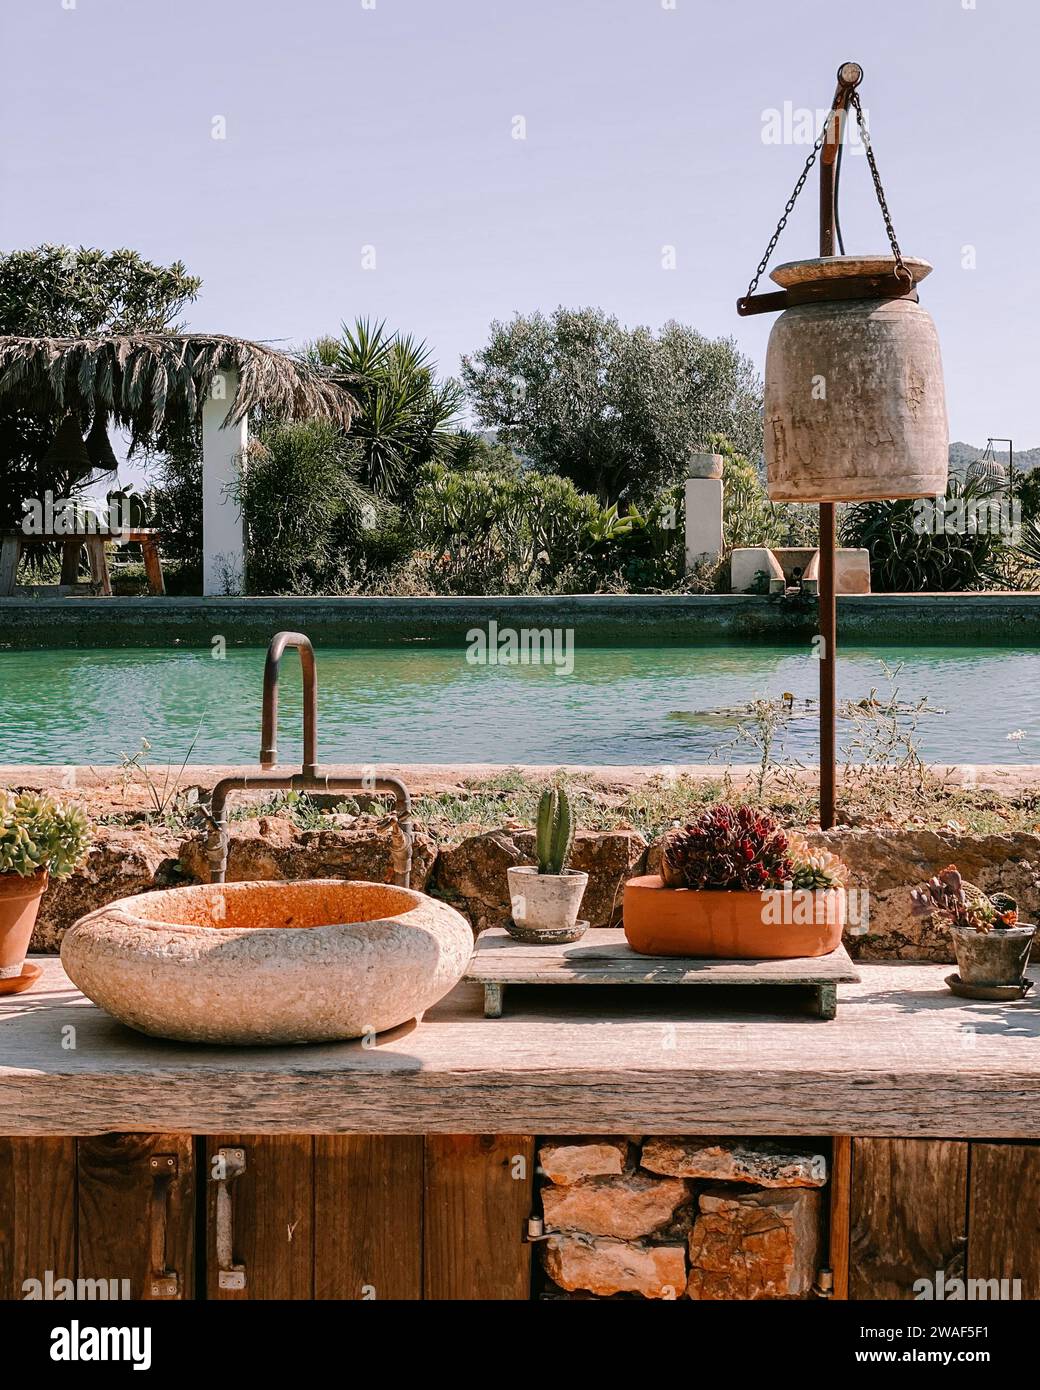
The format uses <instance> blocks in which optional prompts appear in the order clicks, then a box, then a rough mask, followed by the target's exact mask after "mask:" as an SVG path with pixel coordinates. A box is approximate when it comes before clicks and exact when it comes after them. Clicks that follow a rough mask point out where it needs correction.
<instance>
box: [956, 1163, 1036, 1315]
mask: <svg viewBox="0 0 1040 1390" xmlns="http://www.w3.org/2000/svg"><path fill="white" fill-rule="evenodd" d="M968 1278H969V1280H972V1279H979V1280H985V1281H986V1283H987V1285H988V1286H989V1288H992V1282H991V1281H992V1280H994V1279H996V1280H998V1281H1000V1284H1001V1285H1003V1287H998V1289H997V1291H996V1296H998V1297H1000V1298H1006V1297H1011V1298H1032V1299H1038V1298H1040V1145H1037V1144H972V1146H971V1201H970V1205H969V1209H968ZM1005 1280H1006V1281H1007V1283H1006V1284H1005V1283H1004V1281H1005ZM1016 1280H1018V1287H1017V1288H1016V1286H1015V1281H1016ZM987 1296H993V1295H991V1294H990V1293H989V1289H988V1290H987Z"/></svg>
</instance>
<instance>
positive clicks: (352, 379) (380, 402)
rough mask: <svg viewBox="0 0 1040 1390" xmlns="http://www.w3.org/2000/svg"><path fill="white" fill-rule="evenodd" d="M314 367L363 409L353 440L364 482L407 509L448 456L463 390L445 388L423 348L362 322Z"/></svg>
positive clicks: (316, 355) (315, 350)
mask: <svg viewBox="0 0 1040 1390" xmlns="http://www.w3.org/2000/svg"><path fill="white" fill-rule="evenodd" d="M306 358H307V360H308V361H309V362H310V363H311V364H312V365H314V366H317V367H320V368H323V369H325V371H327V372H328V373H330V375H331V378H332V380H333V381H334V382H336V383H338V384H339V385H340V386H341V387H342V388H343V389H344V390H345V391H347V392H349V393H350V395H351V396H352V397H353V398H354V399H355V400H356V401H357V403H358V411H357V414H356V415H355V417H354V419H353V422H352V426H351V438H352V439H353V440H355V441H356V442H357V443H358V444H359V445H360V447H361V457H362V462H361V473H360V481H361V482H362V483H363V484H364V486H365V487H368V488H371V489H372V491H373V492H375V493H377V494H378V495H379V496H380V497H385V498H389V499H391V500H392V501H395V502H408V501H410V500H411V494H412V491H413V490H414V487H415V484H416V482H417V478H418V470H419V468H420V467H421V466H422V465H423V464H424V463H427V462H430V461H431V460H432V459H435V458H438V457H439V456H440V455H441V454H442V453H445V452H447V451H448V450H449V448H450V446H451V443H452V439H453V435H452V433H451V425H452V423H453V422H454V421H455V419H456V417H457V415H458V412H459V406H460V404H461V401H462V388H461V387H460V386H459V384H458V382H456V381H454V380H453V379H451V378H449V379H448V380H447V381H443V382H438V381H437V380H436V377H435V371H436V364H435V363H434V361H433V357H432V354H431V352H430V349H429V348H428V347H427V346H426V344H425V343H424V342H420V341H419V340H417V339H415V338H413V337H412V336H410V335H408V334H400V333H388V332H387V328H386V323H385V321H384V322H380V323H372V322H371V321H370V320H368V319H357V320H356V321H355V323H354V325H353V327H350V326H349V325H347V324H344V325H343V326H342V329H341V331H340V337H339V338H321V339H319V340H318V341H317V342H316V343H314V344H312V345H311V347H310V348H308V350H307V353H306Z"/></svg>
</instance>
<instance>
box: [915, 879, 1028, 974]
mask: <svg viewBox="0 0 1040 1390" xmlns="http://www.w3.org/2000/svg"><path fill="white" fill-rule="evenodd" d="M910 904H911V910H912V912H913V913H914V916H916V917H935V918H937V919H938V920H939V921H940V922H942V923H943V924H944V925H945V926H946V927H947V928H948V929H949V932H950V936H951V938H952V940H953V949H954V953H955V954H956V956H957V969H958V974H957V975H951V976H949V978H948V980H947V983H948V984H949V985H951V987H954V988H955V989H956V987H957V986H967V989H968V990H969V991H972V990H976V991H979V990H981V991H983V992H984V993H983V997H990V996H991V995H992V993H993V992H994V991H997V992H1000V991H1008V992H1010V993H1011V995H1012V997H1017V996H1020V995H1023V994H1025V993H1026V991H1027V990H1028V989H1029V988H1030V987H1031V986H1030V984H1029V983H1028V982H1027V981H1026V980H1025V971H1026V966H1027V964H1028V963H1029V951H1030V948H1031V946H1032V944H1033V937H1034V936H1035V934H1036V927H1035V926H1033V925H1032V924H1030V923H1026V922H1020V921H1019V920H1018V904H1017V903H1016V902H1015V900H1014V898H1011V897H1009V896H1008V895H1007V894H1006V893H992V894H989V895H987V894H985V893H984V892H983V891H982V889H981V888H977V887H976V886H975V884H974V883H967V882H966V881H965V880H964V879H963V878H962V877H961V874H960V871H959V870H958V868H957V865H956V864H950V865H948V866H947V867H946V868H945V869H943V871H942V872H941V873H939V874H936V875H935V877H934V878H931V879H929V880H928V882H927V883H926V884H925V885H924V886H923V887H921V888H914V889H912V890H911V892H910Z"/></svg>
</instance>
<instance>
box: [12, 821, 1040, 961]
mask: <svg viewBox="0 0 1040 1390" xmlns="http://www.w3.org/2000/svg"><path fill="white" fill-rule="evenodd" d="M337 819H341V820H342V821H343V823H342V824H339V825H336V826H334V827H333V828H329V829H322V830H299V829H297V828H296V827H295V826H293V825H292V824H291V823H290V822H289V821H287V820H284V819H280V818H277V817H264V818H260V819H259V820H245V821H238V822H236V823H235V825H234V827H233V832H232V836H231V850H230V855H229V862H228V878H229V879H232V880H235V881H241V880H246V879H278V878H288V879H295V878H360V879H368V880H373V881H375V882H387V881H389V879H390V878H391V875H392V864H391V857H390V828H389V825H388V824H386V823H385V822H384V823H380V822H378V821H376V820H375V818H373V817H359V818H357V819H356V820H355V819H353V818H348V817H342V818H337ZM808 838H809V839H810V841H812V842H814V843H819V844H826V845H827V846H828V847H829V848H830V849H833V850H834V851H835V853H837V854H839V855H840V856H841V857H842V858H843V859H844V860H845V862H846V863H847V864H848V866H849V869H850V873H851V886H852V887H853V888H854V889H856V890H858V891H859V892H860V894H862V893H863V891H864V890H866V891H867V893H868V895H869V896H868V898H867V899H866V900H865V902H866V905H867V906H868V907H869V930H868V932H867V933H866V934H856V933H853V932H849V933H847V935H846V945H847V946H848V947H849V950H850V952H851V954H852V955H853V956H855V957H856V958H857V959H859V960H863V961H871V960H930V961H937V962H942V963H949V962H952V961H953V952H952V949H951V946H950V942H949V940H948V938H947V936H946V934H945V933H944V932H942V931H941V930H939V929H937V928H936V926H935V925H934V923H933V922H932V921H931V919H928V918H923V919H922V918H915V917H911V915H910V903H909V889H910V888H911V887H913V886H915V885H916V884H918V883H921V882H923V881H924V880H925V879H926V878H928V877H929V876H930V875H931V874H933V873H935V872H936V871H937V870H939V869H941V868H943V867H944V866H945V865H947V864H950V863H956V864H957V865H958V866H959V867H960V869H961V871H962V873H963V874H964V876H965V877H966V878H968V879H969V880H971V881H973V882H975V883H977V884H978V885H979V886H980V887H981V888H983V889H985V890H986V891H988V892H992V891H994V890H995V889H997V888H998V887H999V888H1001V889H1002V890H1003V891H1004V892H1008V893H1010V894H1011V895H1012V896H1013V897H1016V898H1017V899H1018V901H1019V904H1020V909H1021V913H1022V916H1023V919H1024V920H1026V921H1036V920H1037V918H1038V917H1040V835H1032V834H1023V833H1016V834H1008V835H984V836H979V835H974V836H973V835H957V834H953V833H951V832H946V831H942V832H937V831H930V830H912V831H898V832H894V833H891V834H878V833H877V832H876V831H873V830H869V829H856V830H832V831H828V832H826V833H825V832H816V833H815V834H812V835H810V836H809V837H808ZM533 849H534V837H533V835H532V834H531V832H530V831H527V830H512V829H503V830H494V831H490V832H488V833H486V834H482V835H474V836H470V837H468V838H466V839H463V840H462V841H460V842H459V843H457V844H450V845H438V844H437V843H436V842H435V841H434V840H433V839H432V838H431V837H430V836H428V835H426V834H424V833H422V832H420V833H419V834H418V835H417V836H416V844H415V853H414V865H413V875H412V882H413V884H414V886H415V887H416V888H418V889H419V890H420V891H424V892H428V893H432V894H434V895H436V896H438V897H443V898H445V899H447V900H448V901H449V902H451V903H452V904H454V905H455V906H456V907H458V908H459V910H460V911H461V912H463V913H464V914H465V915H466V916H468V917H469V919H470V921H471V923H472V924H473V929H474V932H476V933H479V932H481V931H483V930H485V929H486V928H487V927H492V926H499V925H501V924H502V923H504V922H505V921H506V919H507V918H508V916H509V898H508V894H507V888H506V869H507V868H508V867H509V866H510V865H511V864H523V863H528V864H529V863H531V862H533ZM656 850H657V847H656V845H653V846H649V847H648V846H647V844H646V841H645V840H644V839H643V837H642V836H641V835H640V834H638V833H637V832H636V831H632V830H613V831H581V832H579V833H578V835H577V836H576V837H575V843H574V857H573V865H574V867H575V868H577V869H583V870H585V871H586V872H587V873H588V875H589V887H588V889H587V891H586V894H585V900H584V902H583V904H582V915H583V916H584V917H587V918H588V919H589V920H590V921H591V922H592V925H593V926H608V925H611V924H614V925H617V924H619V923H620V920H621V889H622V885H623V883H624V880H625V879H626V878H628V877H629V876H630V875H631V874H634V873H647V872H652V871H653V870H654V868H655V867H656V861H657V853H656ZM208 877H209V869H208V865H207V863H206V858H205V854H204V852H203V846H202V837H201V835H190V836H188V837H186V838H182V839H181V840H180V842H178V840H177V839H176V838H175V837H174V836H173V835H172V834H171V833H170V832H168V831H166V830H163V829H161V828H156V827H152V826H148V825H143V824H142V825H140V826H137V827H119V828H111V827H99V828H98V829H97V830H96V831H95V836H94V845H93V847H92V849H91V852H90V855H89V856H88V859H87V861H86V863H85V864H84V865H83V867H82V868H81V869H79V870H77V872H76V873H75V874H73V875H72V877H71V878H69V879H66V880H64V881H63V882H58V883H53V884H52V885H51V887H50V888H48V890H47V893H46V895H45V896H44V899H43V902H42V904H41V908H40V915H39V919H38V922H37V928H36V933H35V935H34V937H33V942H32V949H33V950H34V951H57V950H58V949H59V947H60V945H61V938H62V936H63V935H64V933H65V930H66V929H67V928H68V927H69V926H71V925H72V923H73V922H74V921H75V920H76V918H77V917H80V916H82V915H83V914H84V913H86V912H91V911H93V910H94V909H95V908H98V907H102V906H104V905H105V904H106V903H109V902H112V901H114V900H115V899H116V898H121V897H128V896H130V895H132V894H134V893H142V892H146V891H147V890H148V889H151V888H159V887H163V888H165V887H169V886H171V885H172V884H176V883H191V882H200V881H201V882H205V881H206V880H207V879H208ZM861 906H862V903H861Z"/></svg>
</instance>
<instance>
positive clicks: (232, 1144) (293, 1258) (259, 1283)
mask: <svg viewBox="0 0 1040 1390" xmlns="http://www.w3.org/2000/svg"><path fill="white" fill-rule="evenodd" d="M235 1151H238V1152H240V1153H241V1155H242V1159H243V1162H244V1168H243V1170H242V1172H241V1174H240V1175H239V1176H231V1174H232V1173H233V1172H234V1168H235V1163H234V1160H233V1158H232V1156H231V1155H232V1154H233V1153H234V1152H235ZM206 1160H207V1174H206V1296H207V1298H211V1299H272V1298H294V1299H310V1298H313V1296H314V1224H313V1203H314V1144H313V1140H312V1139H311V1138H310V1137H309V1136H303V1135H290V1134H266V1135H261V1134H217V1135H212V1136H211V1137H210V1138H208V1139H207V1140H206ZM222 1187H223V1188H224V1193H223V1194H222V1192H221V1189H222ZM227 1198H230V1212H229V1215H230V1232H229V1234H230V1236H231V1240H230V1250H229V1251H225V1250H222V1249H221V1245H220V1241H219V1239H218V1236H219V1234H220V1231H219V1227H220V1219H219V1218H220V1207H221V1204H222V1202H224V1201H226V1200H227ZM225 1210H226V1208H225ZM235 1273H237V1274H238V1278H237V1279H236V1278H235V1277H234V1275H235ZM222 1275H223V1277H221V1276H222Z"/></svg>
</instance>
